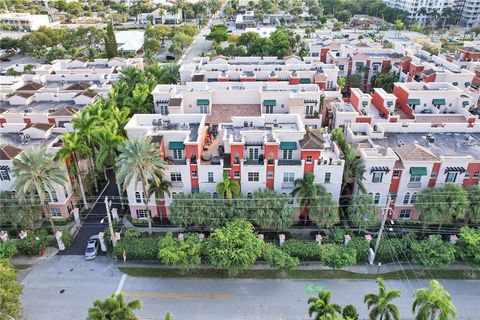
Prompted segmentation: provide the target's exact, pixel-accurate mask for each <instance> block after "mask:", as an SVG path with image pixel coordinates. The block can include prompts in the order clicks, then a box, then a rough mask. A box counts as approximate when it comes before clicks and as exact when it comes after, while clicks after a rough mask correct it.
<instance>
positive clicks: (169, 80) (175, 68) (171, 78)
mask: <svg viewBox="0 0 480 320" xmlns="http://www.w3.org/2000/svg"><path fill="white" fill-rule="evenodd" d="M179 69H180V65H178V64H175V63H166V64H164V65H163V66H162V70H163V72H162V76H161V78H160V80H161V83H166V84H176V83H179V82H180V73H179Z"/></svg>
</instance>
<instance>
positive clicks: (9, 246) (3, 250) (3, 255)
mask: <svg viewBox="0 0 480 320" xmlns="http://www.w3.org/2000/svg"><path fill="white" fill-rule="evenodd" d="M17 252H18V250H17V246H16V242H15V241H14V240H7V241H6V242H3V241H0V260H2V259H10V258H11V257H13V256H14V255H16V254H17Z"/></svg>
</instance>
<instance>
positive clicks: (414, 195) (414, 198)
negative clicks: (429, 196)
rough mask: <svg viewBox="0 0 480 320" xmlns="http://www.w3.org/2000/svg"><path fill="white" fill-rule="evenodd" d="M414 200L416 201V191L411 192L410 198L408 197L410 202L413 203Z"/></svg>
mask: <svg viewBox="0 0 480 320" xmlns="http://www.w3.org/2000/svg"><path fill="white" fill-rule="evenodd" d="M415 201H417V193H416V192H414V193H413V194H412V199H410V203H415Z"/></svg>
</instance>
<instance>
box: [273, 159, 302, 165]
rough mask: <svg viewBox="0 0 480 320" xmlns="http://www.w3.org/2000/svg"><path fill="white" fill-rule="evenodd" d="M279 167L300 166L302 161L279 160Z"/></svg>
mask: <svg viewBox="0 0 480 320" xmlns="http://www.w3.org/2000/svg"><path fill="white" fill-rule="evenodd" d="M278 165H279V166H300V165H302V160H278Z"/></svg>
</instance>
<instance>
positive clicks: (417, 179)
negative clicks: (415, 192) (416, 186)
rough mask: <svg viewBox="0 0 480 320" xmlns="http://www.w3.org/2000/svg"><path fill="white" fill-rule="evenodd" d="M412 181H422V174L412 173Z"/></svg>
mask: <svg viewBox="0 0 480 320" xmlns="http://www.w3.org/2000/svg"><path fill="white" fill-rule="evenodd" d="M409 181H410V182H421V181H422V176H420V175H413V174H412V175H410V180H409Z"/></svg>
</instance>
